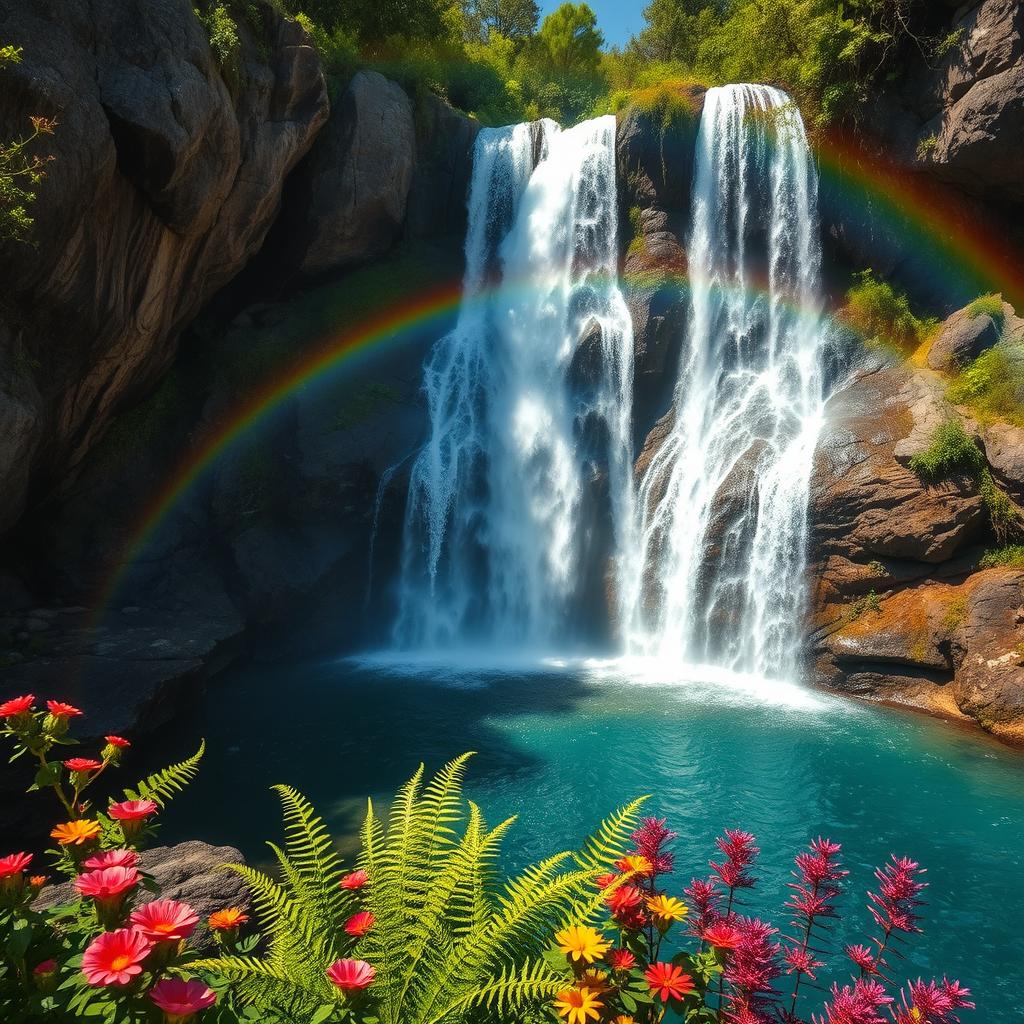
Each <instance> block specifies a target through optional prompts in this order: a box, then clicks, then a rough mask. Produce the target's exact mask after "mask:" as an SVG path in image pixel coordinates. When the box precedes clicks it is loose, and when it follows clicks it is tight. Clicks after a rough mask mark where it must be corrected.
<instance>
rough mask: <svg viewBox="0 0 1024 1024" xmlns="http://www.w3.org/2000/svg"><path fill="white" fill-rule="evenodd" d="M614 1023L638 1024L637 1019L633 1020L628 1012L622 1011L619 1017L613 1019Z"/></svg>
mask: <svg viewBox="0 0 1024 1024" xmlns="http://www.w3.org/2000/svg"><path fill="white" fill-rule="evenodd" d="M612 1024H636V1021H635V1020H633V1018H632V1017H630V1015H629V1014H628V1013H620V1014H619V1015H618V1017H616V1018H615V1020H613V1021H612Z"/></svg>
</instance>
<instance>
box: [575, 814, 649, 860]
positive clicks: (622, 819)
mask: <svg viewBox="0 0 1024 1024" xmlns="http://www.w3.org/2000/svg"><path fill="white" fill-rule="evenodd" d="M648 799H649V798H648V797H646V796H641V797H638V798H637V799H636V800H633V801H631V802H630V803H628V804H626V805H625V806H624V807H620V808H618V810H616V811H614V812H613V813H612V814H610V815H608V817H607V818H605V819H604V821H602V822H601V824H600V825H598V827H597V830H596V831H595V832H594V833H593V834H592V835H590V836H589V837H588V838H587V839H586V841H585V842H584V844H583V848H582V849H580V850H578V851H577V852H576V853H574V854H573V860H575V861H576V863H577V864H578V865H579V866H580V867H581V868H584V869H585V870H587V871H592V872H593V873H594V874H599V873H601V872H603V871H607V870H608V868H610V867H611V866H612V865H613V864H614V863H615V862H616V861H617V860H618V859H619V858H620V857H622V855H623V853H625V851H626V846H627V844H628V841H629V837H630V836H631V835H632V834H633V833H634V832H635V831H636V827H637V825H638V824H639V821H640V808H641V807H643V805H644V803H645V802H646V801H647V800H648Z"/></svg>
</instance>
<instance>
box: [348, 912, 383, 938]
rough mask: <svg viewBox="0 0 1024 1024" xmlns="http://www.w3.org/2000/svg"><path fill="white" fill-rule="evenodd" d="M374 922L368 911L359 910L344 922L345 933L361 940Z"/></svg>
mask: <svg viewBox="0 0 1024 1024" xmlns="http://www.w3.org/2000/svg"><path fill="white" fill-rule="evenodd" d="M375 920H376V918H374V916H373V914H371V913H370V912H369V911H368V910H361V911H360V912H359V913H358V914H353V915H352V916H351V917H350V918H349V919H348V920H347V921H346V922H345V931H346V932H348V934H349V935H355V936H356V937H357V938H361V937H362V936H363V935H365V934H366V933H367V932H368V931H369V930H370V929H371V928H372V927H373V923H374V921H375Z"/></svg>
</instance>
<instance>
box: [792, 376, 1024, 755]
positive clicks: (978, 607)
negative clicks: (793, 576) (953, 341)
mask: <svg viewBox="0 0 1024 1024" xmlns="http://www.w3.org/2000/svg"><path fill="white" fill-rule="evenodd" d="M943 390H944V388H943V384H942V382H941V380H939V379H938V378H936V377H935V376H933V375H929V374H927V373H923V372H921V371H914V370H911V369H908V368H905V367H894V366H890V365H885V364H882V363H876V364H875V365H872V366H870V367H869V368H867V369H863V370H861V371H860V372H858V373H857V374H855V375H854V377H853V378H852V380H851V381H850V383H849V384H848V386H847V387H845V388H843V389H842V390H840V391H839V393H838V394H836V395H835V396H834V398H833V399H832V400H831V402H830V403H829V407H828V409H827V416H828V426H827V428H826V431H825V433H824V436H823V437H822V440H821V442H820V444H819V449H818V453H817V456H816V462H815V468H814V475H813V478H812V500H811V512H810V516H811V536H812V539H811V557H810V569H809V571H810V575H811V580H812V584H811V585H812V587H813V596H812V601H811V617H810V623H809V631H810V647H811V650H812V653H813V657H814V665H815V671H816V674H817V676H818V678H819V680H820V681H822V682H823V683H824V684H826V685H828V686H831V687H833V688H836V689H840V690H844V691H847V692H850V693H856V694H859V695H862V696H872V697H876V698H881V699H885V700H890V701H893V702H897V703H904V704H911V705H914V706H916V707H920V708H924V709H926V710H929V711H933V712H936V713H941V714H944V715H950V716H953V717H959V718H968V719H973V720H974V721H976V722H978V723H979V724H980V725H981V726H982V727H983V728H985V729H987V730H989V731H990V732H992V733H994V734H995V735H997V736H1000V737H1002V738H1004V739H1009V740H1014V741H1017V740H1021V739H1024V668H1022V663H1024V647H1022V646H1021V644H1022V642H1024V616H1022V614H1021V607H1022V605H1024V592H1022V591H1021V584H1022V583H1024V571H1021V570H1015V569H999V568H994V569H984V570H979V560H980V557H981V555H982V553H983V550H984V546H991V545H993V544H994V543H995V540H994V538H993V536H992V533H991V527H990V526H989V519H988V512H987V510H986V507H985V504H984V502H983V500H982V498H981V495H980V493H979V484H978V480H977V478H976V477H974V476H972V475H970V474H954V475H953V476H952V477H950V478H949V479H945V480H941V481H936V482H933V483H925V482H923V481H922V480H921V479H919V478H918V477H917V475H916V474H915V473H914V472H912V471H911V470H910V469H909V468H908V466H907V463H908V462H909V460H910V458H911V457H912V456H913V455H914V454H916V453H917V452H920V451H922V450H923V449H924V448H925V447H927V445H928V442H929V439H930V437H931V435H932V433H933V432H934V430H935V427H936V426H938V425H939V424H941V423H943V422H945V421H947V420H950V419H954V418H958V415H959V414H958V412H957V410H955V409H954V408H953V407H952V406H950V405H949V404H948V403H947V402H946V401H945V399H944V397H943ZM964 426H965V428H966V429H967V430H968V431H971V430H973V429H974V428H973V424H971V423H970V421H964ZM988 429H989V431H992V432H993V438H994V439H1002V440H1003V448H1002V456H1003V457H1002V459H1000V457H999V456H994V455H993V454H992V451H993V450H994V451H998V450H999V448H998V446H997V445H996V444H993V445H989V444H988V443H987V441H986V443H985V450H986V452H987V454H988V458H989V460H990V465H991V467H992V470H993V472H994V474H995V475H996V476H997V479H1003V480H1009V479H1010V478H1011V476H1012V474H1013V473H1014V472H1016V470H1017V467H1016V466H1015V461H1016V459H1015V456H1016V454H1017V453H1016V452H1015V451H1013V444H1012V440H1011V436H1010V435H1009V433H1008V432H1010V431H1013V430H1015V428H1012V427H1008V426H1005V425H1003V426H1001V427H1000V426H994V427H990V428H988ZM1014 440H1015V438H1014ZM990 449H992V450H990ZM1010 452H1012V453H1013V454H1012V455H1011V454H1008V453H1010ZM996 463H1002V464H1003V465H1004V467H1005V470H1004V472H1003V473H1000V471H999V470H998V469H997V466H996Z"/></svg>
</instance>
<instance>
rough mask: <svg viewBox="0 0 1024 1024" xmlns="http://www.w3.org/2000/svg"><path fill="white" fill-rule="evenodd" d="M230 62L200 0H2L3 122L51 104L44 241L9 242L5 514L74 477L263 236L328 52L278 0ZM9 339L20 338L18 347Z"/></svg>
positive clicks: (10, 125)
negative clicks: (13, 57) (213, 43)
mask: <svg viewBox="0 0 1024 1024" xmlns="http://www.w3.org/2000/svg"><path fill="white" fill-rule="evenodd" d="M246 10H247V12H248V13H247V14H246V15H241V14H238V15H236V16H237V18H238V26H237V27H238V36H239V40H240V44H239V49H238V52H237V53H235V54H233V55H230V56H229V57H228V58H226V59H225V63H224V67H221V66H220V65H219V64H218V60H217V58H216V57H215V55H214V54H213V52H212V51H211V48H210V42H209V39H208V38H207V34H206V30H205V28H204V27H203V25H202V23H201V22H200V20H199V18H198V17H197V16H196V14H195V12H194V11H193V8H192V3H191V0H159V2H155V3H152V2H148V0H89V2H86V0H70V2H68V0H19V2H16V3H15V2H11V0H2V2H0V22H2V23H3V31H4V41H5V42H10V43H12V44H14V45H18V46H21V47H22V49H23V54H22V61H21V62H20V63H19V64H16V65H13V66H12V67H10V68H9V69H7V70H6V71H5V82H4V85H3V88H2V89H0V137H3V138H10V137H17V136H19V135H21V134H23V133H24V132H25V130H26V128H27V126H28V118H29V117H30V116H31V115H41V116H46V117H51V118H55V119H56V122H57V125H56V130H55V132H54V134H53V135H52V136H45V137H44V138H43V139H41V140H40V141H39V143H37V152H38V153H40V155H44V156H46V155H52V157H53V160H52V162H51V163H49V164H48V165H47V170H48V173H47V177H46V178H45V179H44V180H43V182H42V183H41V184H40V185H39V187H38V199H37V201H36V202H35V203H34V204H33V206H32V207H31V212H32V216H33V217H34V218H35V225H34V228H33V232H32V242H31V244H19V243H17V242H10V241H8V242H5V243H4V244H3V245H2V246H0V278H2V279H3V280H4V308H3V311H2V312H0V321H3V324H4V325H5V326H0V338H2V339H3V340H4V349H5V351H13V352H17V353H20V355H19V356H18V358H17V359H16V360H15V361H14V365H13V367H12V366H10V365H0V422H2V423H3V424H4V429H3V431H2V433H3V437H4V443H3V444H0V529H3V528H5V527H7V526H10V525H11V524H12V523H13V522H14V521H15V520H16V519H17V518H18V516H19V515H20V514H21V512H22V510H23V509H24V508H25V506H26V502H27V501H29V500H30V496H31V498H35V497H39V496H43V495H46V494H48V493H49V492H50V491H52V490H53V489H54V488H55V487H57V486H58V485H59V486H61V487H64V486H66V485H67V484H68V483H69V482H70V481H71V480H72V479H73V473H74V470H75V468H76V467H77V465H78V464H79V463H80V462H81V459H82V457H83V456H84V455H85V453H86V452H88V451H89V450H90V449H91V448H92V447H93V446H94V445H95V443H96V441H97V440H98V439H99V437H100V436H101V435H102V434H103V432H104V430H105V429H106V427H107V425H108V423H109V421H110V419H111V417H112V416H113V414H114V413H115V412H116V411H117V410H118V409H119V408H120V407H122V406H123V405H124V404H125V403H126V402H127V401H129V400H131V399H134V398H137V397H138V396H139V395H140V394H142V393H144V392H145V391H146V390H147V389H148V388H150V387H151V386H152V385H153V383H154V382H155V381H156V380H157V379H158V377H159V376H160V375H161V373H162V372H163V371H164V370H165V369H166V368H167V366H168V365H169V363H170V362H171V360H172V359H173V357H174V354H175V350H176V344H177V337H178V334H179V332H180V330H181V329H182V327H183V326H184V325H185V324H186V323H187V322H188V321H189V320H191V319H192V318H193V317H194V316H195V314H196V312H197V311H198V310H199V309H200V307H201V306H202V305H203V304H204V303H205V302H206V301H207V300H208V299H209V298H210V296H212V295H213V294H214V293H215V292H216V291H218V290H219V289H220V288H222V287H223V286H224V285H225V284H226V283H227V282H228V281H230V280H231V279H232V278H233V277H234V276H235V275H236V274H237V273H238V272H239V271H240V270H241V269H242V267H244V266H245V264H246V263H247V262H248V260H249V259H250V257H252V256H253V255H254V253H255V252H256V251H257V250H258V249H259V247H260V246H261V244H262V242H263V239H264V236H265V234H266V232H267V230H268V228H269V227H270V224H271V222H272V221H273V219H274V216H275V214H276V213H277V209H278V205H279V200H280V195H281V187H282V184H283V182H284V179H285V177H286V176H287V175H288V173H289V171H290V170H291V169H292V167H293V166H294V165H295V164H296V163H297V162H298V160H299V159H300V158H301V157H302V156H303V154H304V153H305V152H306V150H307V149H308V148H309V146H310V145H311V143H312V141H313V138H314V136H315V135H316V133H317V131H318V130H319V128H320V126H321V124H322V123H323V122H324V120H325V119H326V117H327V93H326V88H325V85H324V80H323V75H322V74H321V71H320V65H319V61H318V58H317V54H316V51H315V49H314V47H313V45H312V43H311V41H310V39H309V37H308V36H307V35H306V33H305V32H304V31H303V29H302V28H301V27H300V26H299V25H298V24H297V23H296V22H294V21H290V20H288V19H286V18H285V17H283V16H282V15H281V14H279V13H278V12H277V10H276V8H275V7H274V6H273V5H272V4H271V3H269V2H267V0H255V2H254V3H252V4H249V5H248V7H247V8H246ZM8 345H9V346H11V347H10V349H8Z"/></svg>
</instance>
